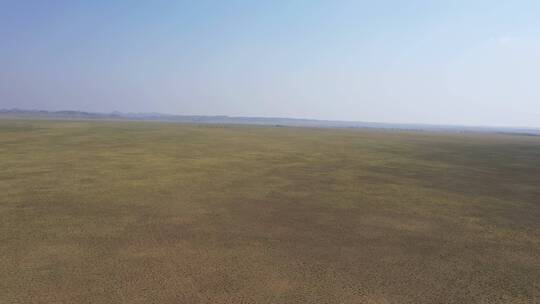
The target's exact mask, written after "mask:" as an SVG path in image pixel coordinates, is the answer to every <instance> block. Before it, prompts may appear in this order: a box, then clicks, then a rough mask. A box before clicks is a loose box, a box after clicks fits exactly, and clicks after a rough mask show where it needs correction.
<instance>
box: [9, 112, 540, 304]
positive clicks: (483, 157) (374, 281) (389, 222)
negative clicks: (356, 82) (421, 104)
mask: <svg viewBox="0 0 540 304" xmlns="http://www.w3.org/2000/svg"><path fill="white" fill-rule="evenodd" d="M0 217H1V220H0V238H1V239H0V303H540V138H538V137H525V136H508V135H489V134H443V133H439V134H435V133H425V132H424V133H422V132H416V133H414V132H398V131H392V132H390V131H367V130H333V129H308V128H281V127H280V128H277V127H257V126H217V125H200V126H198V125H181V124H167V123H152V122H102V121H100V122H91V121H43V120H15V119H10V120H7V119H6V120H0Z"/></svg>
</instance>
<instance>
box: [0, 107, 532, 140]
mask: <svg viewBox="0 0 540 304" xmlns="http://www.w3.org/2000/svg"><path fill="white" fill-rule="evenodd" d="M2 117H4V118H44V119H47V118H50V119H91V120H136V121H164V122H178V123H198V124H245V125H268V126H289V127H315V128H370V129H394V130H409V131H438V132H488V133H501V134H514V135H516V134H519V135H527V136H540V129H535V128H511V127H471V126H459V125H430V124H398V123H378V122H358V121H337V120H316V119H301V118H280V117H236V116H224V115H217V116H206V115H172V114H161V113H122V112H117V111H115V112H112V113H95V112H83V111H43V110H21V109H0V118H2Z"/></svg>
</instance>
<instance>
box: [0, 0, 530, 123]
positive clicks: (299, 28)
mask: <svg viewBox="0 0 540 304" xmlns="http://www.w3.org/2000/svg"><path fill="white" fill-rule="evenodd" d="M539 14H540V3H538V2H536V1H513V2H507V1H474V2H472V1H448V2H446V1H445V2H442V1H406V2H405V1H378V2H377V3H373V2H372V1H294V2H293V1H291V2H287V1H275V2H274V1H272V2H267V1H264V2H263V1H227V2H219V1H196V2H194V1H152V2H146V3H143V2H127V1H118V2H114V3H108V2H107V1H92V2H86V3H85V2H84V1H55V2H53V3H45V2H43V1H2V2H0V66H2V69H1V71H0V108H23V109H42V110H66V109H69V110H82V111H93V112H112V111H122V112H161V113H170V114H184V115H189V114H196V115H230V116H261V117H294V118H314V119H325V120H348V121H377V122H388V123H428V124H460V125H485V126H511V127H517V126H521V127H540V87H539V86H538V84H537V80H538V79H539V76H540V75H539V71H540V20H539V19H538V15H539Z"/></svg>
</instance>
